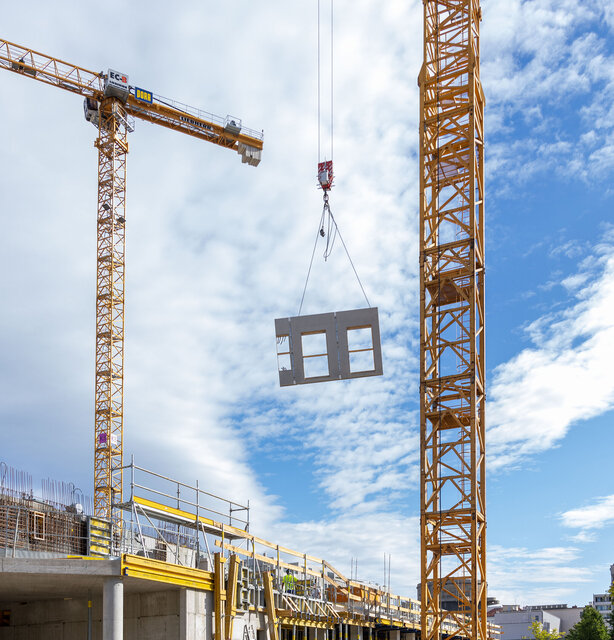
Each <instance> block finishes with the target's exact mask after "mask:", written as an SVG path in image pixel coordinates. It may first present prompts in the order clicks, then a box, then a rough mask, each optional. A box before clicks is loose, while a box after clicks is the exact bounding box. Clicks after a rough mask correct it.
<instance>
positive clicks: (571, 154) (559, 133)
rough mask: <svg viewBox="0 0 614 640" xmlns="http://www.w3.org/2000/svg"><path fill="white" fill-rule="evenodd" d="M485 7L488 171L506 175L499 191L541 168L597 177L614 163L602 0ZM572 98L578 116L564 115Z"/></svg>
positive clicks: (520, 0)
mask: <svg viewBox="0 0 614 640" xmlns="http://www.w3.org/2000/svg"><path fill="white" fill-rule="evenodd" d="M483 12H484V22H483V47H482V78H483V83H484V86H485V91H486V96H487V105H486V106H487V111H486V127H487V132H488V133H489V135H488V139H489V140H490V143H489V148H488V158H489V163H488V166H487V171H488V173H489V175H490V176H492V178H494V179H496V178H497V177H502V178H503V177H504V178H505V179H504V180H501V181H497V184H496V188H497V190H500V192H505V191H506V190H509V189H511V186H510V182H512V183H516V182H518V181H520V182H524V181H526V180H528V179H529V178H531V177H534V176H536V175H540V174H543V173H544V172H548V173H551V172H556V173H558V174H561V175H563V176H566V177H572V178H573V179H582V180H585V181H587V182H589V183H590V182H596V181H597V180H601V179H603V178H604V177H605V176H606V175H607V174H609V172H610V171H611V170H612V168H613V167H614V162H613V158H614V155H613V154H612V139H613V138H612V132H613V127H614V125H613V124H612V123H613V122H614V119H613V118H612V113H611V110H612V106H611V105H612V96H613V95H614V56H613V55H612V52H611V47H610V46H609V40H608V34H607V33H606V34H604V33H603V32H602V28H603V22H604V20H606V21H607V20H610V19H611V13H612V12H611V8H610V7H609V6H608V5H607V3H604V2H602V1H601V0H590V1H588V2H582V3H578V2H572V1H566V2H554V1H553V0H532V1H527V0H513V1H511V2H510V1H508V0H505V1H504V0H495V1H494V2H489V3H487V4H485V5H484V7H483ZM572 100H573V101H574V102H575V103H579V104H580V107H579V113H580V117H575V114H574V117H570V113H569V112H568V110H567V109H568V105H569V103H570V101H572ZM493 134H494V135H496V137H497V139H496V141H493V139H492V136H493ZM493 182H494V180H493Z"/></svg>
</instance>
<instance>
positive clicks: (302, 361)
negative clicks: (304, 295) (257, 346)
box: [275, 307, 383, 387]
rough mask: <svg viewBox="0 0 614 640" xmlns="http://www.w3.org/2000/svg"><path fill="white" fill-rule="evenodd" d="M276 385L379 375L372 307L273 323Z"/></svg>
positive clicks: (376, 320) (376, 328)
mask: <svg viewBox="0 0 614 640" xmlns="http://www.w3.org/2000/svg"><path fill="white" fill-rule="evenodd" d="M275 336H276V338H277V363H278V369H279V384H280V386H282V387H288V386H292V385H295V384H308V383H311V382H327V381H332V380H347V379H349V378H364V377H367V376H381V375H382V374H383V367H382V348H381V344H380V332H379V317H378V311H377V307H369V308H367V309H352V310H351V311H336V312H333V313H318V314H316V315H311V316H296V317H294V318H278V319H277V320H275Z"/></svg>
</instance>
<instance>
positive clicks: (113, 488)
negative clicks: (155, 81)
mask: <svg viewBox="0 0 614 640" xmlns="http://www.w3.org/2000/svg"><path fill="white" fill-rule="evenodd" d="M127 124H128V123H127V114H126V109H125V108H124V105H123V104H122V103H121V102H120V100H118V99H117V98H106V99H105V100H103V101H102V103H101V105H100V120H99V137H98V140H97V141H96V146H97V147H98V227H97V228H98V255H97V262H96V276H97V280H96V392H95V393H96V398H95V453H94V512H95V515H97V516H99V517H109V515H110V514H111V512H112V508H111V507H112V504H113V502H121V498H122V484H123V483H122V467H123V446H122V445H123V437H124V391H123V389H124V385H123V381H124V273H125V263H124V251H125V229H126V224H125V223H126V217H125V214H126V156H127V154H128V139H127V138H128V128H127ZM113 515H114V516H115V519H117V520H118V521H119V520H120V519H121V516H120V514H119V512H114V513H113Z"/></svg>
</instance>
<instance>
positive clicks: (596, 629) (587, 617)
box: [565, 606, 610, 640]
mask: <svg viewBox="0 0 614 640" xmlns="http://www.w3.org/2000/svg"><path fill="white" fill-rule="evenodd" d="M565 640H610V634H609V633H608V630H607V629H606V626H605V622H604V621H603V617H602V616H601V614H600V613H599V611H597V609H595V608H593V607H591V606H588V607H584V611H583V612H582V615H581V616H580V622H578V623H577V624H576V625H574V626H573V627H572V628H571V629H570V630H569V633H568V634H567V635H566V636H565Z"/></svg>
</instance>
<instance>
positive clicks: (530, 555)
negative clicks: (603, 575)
mask: <svg viewBox="0 0 614 640" xmlns="http://www.w3.org/2000/svg"><path fill="white" fill-rule="evenodd" d="M580 563H581V558H580V554H579V553H578V549H576V548H574V547H544V548H541V549H527V548H524V547H510V548H508V547H503V546H501V545H490V546H489V549H488V587H489V589H488V592H489V594H490V595H493V596H495V597H497V598H498V599H499V601H500V602H501V603H503V604H520V605H532V604H547V603H552V602H565V601H566V600H568V598H569V597H570V595H572V594H573V593H574V592H575V590H576V588H577V585H578V584H581V583H586V582H589V581H590V580H591V578H592V576H593V574H594V571H593V570H592V569H588V568H586V567H584V566H577V565H578V564H580Z"/></svg>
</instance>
